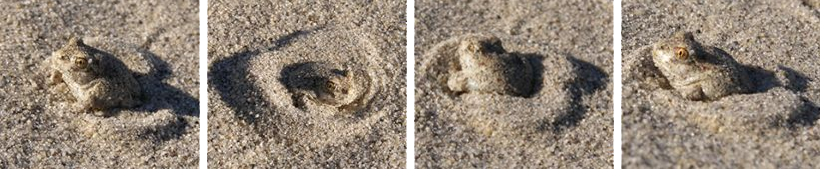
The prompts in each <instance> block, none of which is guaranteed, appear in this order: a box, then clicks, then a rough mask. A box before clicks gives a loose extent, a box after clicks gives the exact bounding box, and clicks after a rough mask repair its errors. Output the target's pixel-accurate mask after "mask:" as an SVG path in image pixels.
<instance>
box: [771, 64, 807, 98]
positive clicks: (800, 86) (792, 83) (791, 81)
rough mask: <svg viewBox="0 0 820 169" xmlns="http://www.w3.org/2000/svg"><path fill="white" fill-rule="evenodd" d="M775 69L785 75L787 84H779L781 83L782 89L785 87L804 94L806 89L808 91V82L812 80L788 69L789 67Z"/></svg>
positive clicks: (781, 66) (780, 66)
mask: <svg viewBox="0 0 820 169" xmlns="http://www.w3.org/2000/svg"><path fill="white" fill-rule="evenodd" d="M777 67H778V68H779V69H780V70H783V73H784V74H785V77H786V80H788V82H781V83H783V84H782V85H783V87H785V88H786V89H789V90H791V91H795V92H805V91H806V89H808V87H809V82H811V81H813V80H812V79H809V77H808V76H806V75H804V74H803V73H800V72H798V71H796V70H794V69H792V68H789V67H786V66H783V65H778V66H777Z"/></svg>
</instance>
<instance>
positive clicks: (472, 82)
mask: <svg viewBox="0 0 820 169" xmlns="http://www.w3.org/2000/svg"><path fill="white" fill-rule="evenodd" d="M456 57H458V64H459V66H457V67H456V68H457V69H454V70H450V72H451V74H450V77H449V78H448V80H447V86H448V87H449V88H450V90H452V91H455V92H472V93H495V94H507V95H517V96H520V95H527V94H529V93H530V92H531V91H532V86H533V83H532V81H533V68H532V65H530V63H529V62H528V61H527V60H526V59H525V58H523V57H520V56H518V55H514V54H510V53H507V51H506V50H504V47H503V46H502V45H501V40H499V39H498V38H496V37H494V36H488V35H468V36H465V37H464V38H463V39H462V40H461V41H460V42H459V44H458V48H457V49H456Z"/></svg>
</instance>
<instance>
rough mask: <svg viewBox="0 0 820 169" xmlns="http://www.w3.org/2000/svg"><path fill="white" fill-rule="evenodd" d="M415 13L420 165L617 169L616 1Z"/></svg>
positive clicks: (424, 8) (491, 4)
mask: <svg viewBox="0 0 820 169" xmlns="http://www.w3.org/2000/svg"><path fill="white" fill-rule="evenodd" d="M416 9H417V11H416V19H417V24H416V25H417V26H416V30H417V33H416V35H417V39H416V43H417V44H416V49H415V50H416V53H417V56H416V59H417V61H416V64H417V65H416V79H415V80H416V82H415V83H416V89H415V91H416V145H415V147H416V157H415V158H416V167H419V168H474V167H475V168H574V167H580V168H611V167H612V159H613V157H612V151H611V150H612V147H611V145H612V142H611V141H612V139H611V138H612V130H613V129H612V124H613V121H612V107H611V105H612V102H611V99H610V98H611V95H612V86H611V80H610V74H611V73H612V48H611V46H612V43H611V42H612V40H611V37H612V26H611V25H612V24H611V19H612V18H611V15H612V14H611V13H612V6H611V3H610V2H609V1H561V2H536V1H470V2H461V1H427V0H420V1H417V4H416Z"/></svg>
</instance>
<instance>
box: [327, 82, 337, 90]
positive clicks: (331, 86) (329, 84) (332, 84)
mask: <svg viewBox="0 0 820 169" xmlns="http://www.w3.org/2000/svg"><path fill="white" fill-rule="evenodd" d="M325 88H326V89H328V90H335V89H336V82H333V81H327V83H326V84H325Z"/></svg>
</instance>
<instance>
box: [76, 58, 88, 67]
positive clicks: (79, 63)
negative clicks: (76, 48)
mask: <svg viewBox="0 0 820 169" xmlns="http://www.w3.org/2000/svg"><path fill="white" fill-rule="evenodd" d="M87 63H88V62H86V61H85V59H77V60H75V61H74V64H77V65H80V66H85V64H87Z"/></svg>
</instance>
